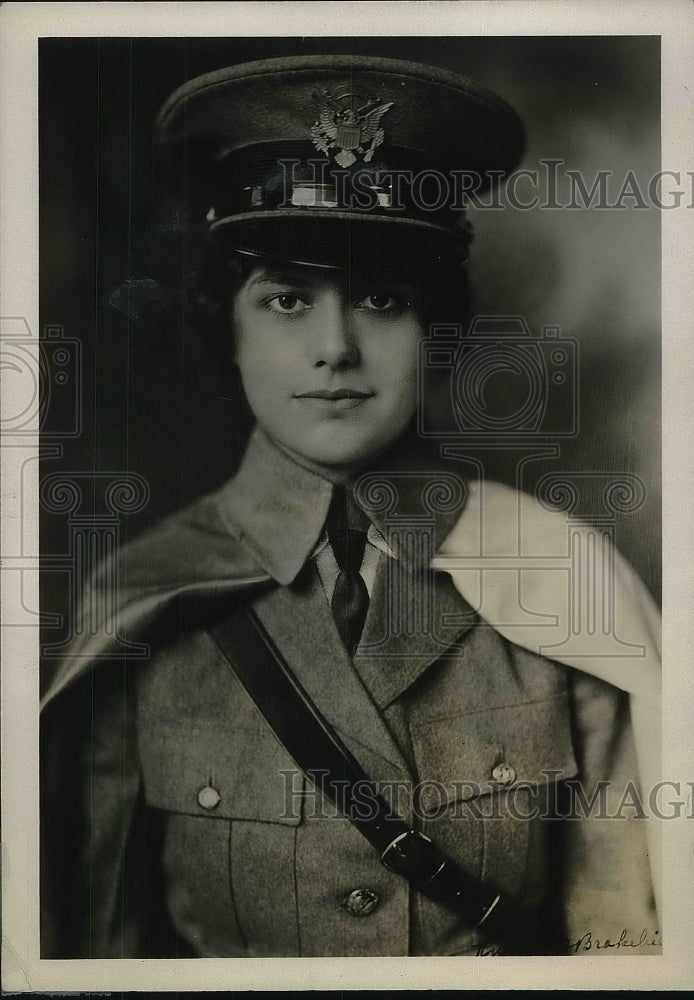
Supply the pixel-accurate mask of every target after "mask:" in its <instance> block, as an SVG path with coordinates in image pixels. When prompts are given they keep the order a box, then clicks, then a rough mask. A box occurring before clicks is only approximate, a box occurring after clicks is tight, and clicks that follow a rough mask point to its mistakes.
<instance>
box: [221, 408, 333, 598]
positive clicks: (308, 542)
mask: <svg viewBox="0 0 694 1000" xmlns="http://www.w3.org/2000/svg"><path fill="white" fill-rule="evenodd" d="M332 492H333V483H331V482H330V481H329V480H328V479H326V478H325V477H324V476H321V475H319V474H318V473H317V472H312V471H311V470H310V469H308V468H304V467H303V466H301V465H299V464H298V463H297V462H296V461H294V459H292V458H291V457H290V456H289V455H287V454H286V452H284V451H282V450H281V449H280V448H278V447H277V445H275V444H274V443H273V442H272V441H270V439H269V438H268V437H267V435H266V434H265V433H264V432H263V431H262V430H261V429H260V428H259V427H256V429H255V430H254V431H253V434H252V435H251V439H250V441H249V443H248V447H247V448H246V452H245V455H244V457H243V461H242V463H241V466H240V468H239V471H238V472H237V474H236V475H235V476H234V478H233V479H231V480H230V482H229V483H227V484H226V486H224V487H222V489H221V491H220V493H219V502H220V513H221V515H222V517H223V518H224V519H225V520H227V522H228V524H229V526H230V528H231V530H232V531H233V533H234V534H235V535H236V537H237V538H238V539H239V541H240V542H242V543H243V544H244V545H245V546H246V547H247V548H248V549H250V550H251V551H252V552H253V554H254V555H255V557H256V558H257V559H258V561H259V562H260V565H261V566H262V567H263V569H265V570H267V572H268V573H269V574H270V576H272V577H273V579H275V580H277V582H278V583H280V584H282V585H283V586H287V585H288V584H290V583H292V581H293V580H294V579H295V578H296V576H297V574H298V573H299V571H300V570H301V568H302V566H303V565H304V563H305V562H306V560H307V559H308V557H309V555H310V554H311V552H312V551H313V549H314V548H315V547H316V545H317V543H318V541H319V539H320V537H321V534H322V531H323V525H324V523H325V519H326V517H327V514H328V507H329V506H330V500H331V497H332Z"/></svg>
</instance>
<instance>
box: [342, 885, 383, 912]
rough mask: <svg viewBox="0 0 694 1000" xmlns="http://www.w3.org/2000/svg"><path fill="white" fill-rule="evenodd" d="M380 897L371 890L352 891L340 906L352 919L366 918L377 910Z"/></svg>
mask: <svg viewBox="0 0 694 1000" xmlns="http://www.w3.org/2000/svg"><path fill="white" fill-rule="evenodd" d="M380 902H381V897H380V896H379V895H378V893H377V892H374V890H373V889H352V891H351V892H348V893H347V895H346V896H345V898H344V900H343V901H342V905H343V906H344V908H345V909H346V910H347V912H348V913H349V914H350V916H352V917H368V916H369V914H371V913H373V912H374V910H375V909H377V907H378V904H379V903H380Z"/></svg>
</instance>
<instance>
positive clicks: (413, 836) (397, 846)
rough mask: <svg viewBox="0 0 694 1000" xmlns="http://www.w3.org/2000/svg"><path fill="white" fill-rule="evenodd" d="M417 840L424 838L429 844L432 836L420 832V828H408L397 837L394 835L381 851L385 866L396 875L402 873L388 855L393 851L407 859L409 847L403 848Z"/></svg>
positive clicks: (382, 861)
mask: <svg viewBox="0 0 694 1000" xmlns="http://www.w3.org/2000/svg"><path fill="white" fill-rule="evenodd" d="M415 840H423V841H424V842H425V843H427V844H431V842H432V841H431V837H427V836H426V835H425V834H423V833H420V832H419V830H406V831H405V832H404V833H399V834H398V835H397V837H394V838H393V839H392V840H391V842H390V843H389V844H388V846H387V847H386V849H385V850H384V851H383V852H382V853H381V857H380V861H381V864H382V865H383V867H384V868H387V869H388V871H391V872H394V873H395V874H396V875H399V874H401V872H400V870H399V868H397V867H393V865H392V864H391V863H390V862H389V861H388V855H389V854H391V853H394V854H396V855H397V856H398V857H399V858H400V859H401V860H405V859H406V857H407V853H408V852H407V849H405V850H402V848H403V847H405V848H406V845H408V844H411V843H412V842H413V841H415Z"/></svg>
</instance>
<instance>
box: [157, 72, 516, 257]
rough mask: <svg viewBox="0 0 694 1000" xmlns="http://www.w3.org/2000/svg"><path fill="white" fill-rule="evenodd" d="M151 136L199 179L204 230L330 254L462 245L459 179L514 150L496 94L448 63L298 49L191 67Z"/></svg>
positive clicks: (485, 179)
mask: <svg viewBox="0 0 694 1000" xmlns="http://www.w3.org/2000/svg"><path fill="white" fill-rule="evenodd" d="M158 129H159V136H160V139H161V141H162V143H163V144H164V145H165V146H166V147H168V148H169V149H171V150H172V151H173V152H174V154H175V155H177V156H178V157H179V158H180V160H181V162H182V163H184V164H185V165H186V168H187V169H189V170H192V171H194V172H195V173H197V174H198V175H199V177H200V178H202V179H203V181H204V184H205V185H206V186H207V187H209V193H210V208H209V212H208V214H207V221H208V224H209V228H210V232H211V233H214V234H215V235H216V236H217V237H222V238H223V239H224V240H225V241H226V242H227V245H228V246H229V247H233V248H234V249H236V250H241V251H245V252H247V253H255V254H261V255H266V256H277V257H285V258H288V259H295V260H301V259H302V258H305V260H306V262H316V263H325V264H329V262H331V261H332V262H337V261H338V260H341V259H342V258H343V257H344V252H345V247H346V246H349V248H350V249H351V250H353V249H354V245H355V243H356V242H359V241H360V242H361V244H362V246H363V248H364V249H366V248H367V247H368V248H369V249H370V250H371V251H374V248H376V249H377V252H380V251H386V248H389V249H391V250H392V249H393V248H395V247H397V246H399V247H400V248H402V247H403V246H404V245H407V246H412V243H413V242H414V243H415V244H416V245H417V247H418V250H419V252H420V253H421V252H422V249H423V245H427V244H428V245H429V246H430V248H431V249H433V248H434V247H438V246H440V245H443V244H446V245H448V246H451V245H455V246H457V247H458V248H461V249H462V250H463V251H464V248H465V245H466V243H467V241H468V240H469V230H468V228H467V227H466V226H465V225H464V224H463V218H464V208H465V205H466V198H467V194H468V193H469V192H470V191H475V192H478V193H479V192H481V191H484V190H485V189H486V188H488V187H489V186H490V184H492V183H494V182H497V181H499V180H500V179H501V178H503V177H504V176H505V175H506V174H507V173H509V172H510V171H511V170H512V169H513V168H514V167H515V166H516V165H517V163H518V162H519V160H520V158H521V156H522V153H523V148H524V131H523V126H522V123H521V121H520V119H519V117H518V115H517V114H516V112H515V111H514V110H513V109H512V108H510V107H509V105H508V104H506V103H505V102H504V101H503V100H501V98H499V97H497V96H496V95H495V94H493V93H491V92H490V91H488V90H485V89H484V88H483V87H480V86H479V85H478V84H476V83H473V82H472V81H471V80H468V79H466V78H465V77H463V76H459V75H457V74H455V73H451V72H448V71H445V70H442V69H438V68H435V67H431V66H425V65H421V64H418V63H411V62H402V61H400V60H394V59H380V58H371V57H362V56H348V55H345V56H299V57H290V58H281V59H268V60H262V61H258V62H252V63H244V64H243V65H237V66H231V67H228V68H225V69H220V70H217V71H215V72H212V73H208V74H206V75H204V76H200V77H197V78H196V79H194V80H190V81H189V82H188V83H186V84H184V85H183V86H182V87H179V89H178V90H176V91H175V92H174V93H173V94H172V95H171V96H170V97H169V99H168V100H167V101H166V103H165V104H164V106H163V107H162V109H161V111H160V114H159V118H158Z"/></svg>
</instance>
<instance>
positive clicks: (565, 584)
mask: <svg viewBox="0 0 694 1000" xmlns="http://www.w3.org/2000/svg"><path fill="white" fill-rule="evenodd" d="M468 490H469V495H468V500H467V503H466V505H465V508H464V511H463V513H462V515H461V517H460V518H459V520H458V522H457V523H456V525H455V527H454V528H453V530H452V531H451V532H450V534H449V535H448V536H447V538H446V540H445V542H444V543H443V545H442V546H441V547H440V548H439V550H438V553H437V555H436V556H435V557H434V559H433V560H432V564H431V565H432V568H433V569H437V570H442V571H444V572H447V573H450V575H451V578H452V580H453V583H454V585H455V587H456V589H457V590H458V592H459V593H460V594H461V595H462V597H463V598H464V599H465V600H466V601H467V603H468V604H470V605H471V606H472V607H473V608H475V609H477V611H478V612H479V614H480V616H481V617H482V618H483V619H484V620H485V621H487V622H488V623H489V624H490V625H492V626H493V627H494V628H495V629H496V630H497V631H498V632H500V633H501V635H503V636H504V637H505V638H507V639H509V640H510V641H511V642H513V643H515V644H517V645H519V646H523V647H524V648H525V649H528V650H531V651H532V652H533V653H537V654H539V655H542V656H546V657H548V658H550V659H552V660H556V661H557V662H559V663H564V664H566V665H567V666H569V667H574V668H576V669H578V670H584V671H586V672H587V673H589V674H593V675H595V676H596V677H599V678H601V679H602V680H605V681H608V682H609V683H610V684H613V685H614V686H615V687H618V688H621V689H622V690H624V691H627V692H628V693H629V695H630V707H631V718H632V724H633V729H634V739H635V743H636V753H637V759H638V765H639V781H640V786H641V791H642V793H643V800H644V803H643V804H644V808H645V809H646V812H647V813H649V810H648V806H647V802H648V794H649V792H650V790H651V789H652V788H653V787H654V786H655V785H656V784H657V783H658V782H659V781H660V779H661V738H660V726H661V714H660V713H661V707H660V692H661V664H660V651H661V647H660V616H659V613H658V610H657V608H656V606H655V604H654V602H653V600H652V598H651V597H650V595H649V594H648V592H647V590H646V588H645V587H644V585H643V583H642V582H641V580H640V579H639V578H638V576H637V575H636V574H635V573H634V571H633V570H632V568H631V567H630V566H629V564H628V563H627V562H626V560H625V559H624V558H623V557H622V556H621V555H620V554H619V552H618V551H617V550H616V548H615V547H614V546H613V545H612V543H611V542H610V540H609V538H608V537H607V535H605V534H603V532H602V531H600V530H599V529H598V528H594V527H591V526H589V525H587V524H584V523H583V522H581V521H578V520H576V519H574V518H572V517H570V516H569V515H567V514H565V513H561V512H557V511H555V510H547V509H546V508H545V507H543V506H542V505H541V504H540V502H539V501H538V500H536V499H535V497H533V496H530V495H529V494H525V493H520V492H518V491H517V490H514V489H511V488H510V487H508V486H504V485H502V484H500V483H494V482H486V483H474V482H473V483H470V484H469V486H468ZM648 845H649V855H650V863H651V872H652V876H653V888H654V893H655V899H656V904H657V906H658V909H659V910H660V902H661V894H660V886H661V869H662V858H661V840H660V828H659V825H658V822H657V820H656V818H655V817H654V816H653V815H652V813H649V815H648Z"/></svg>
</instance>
